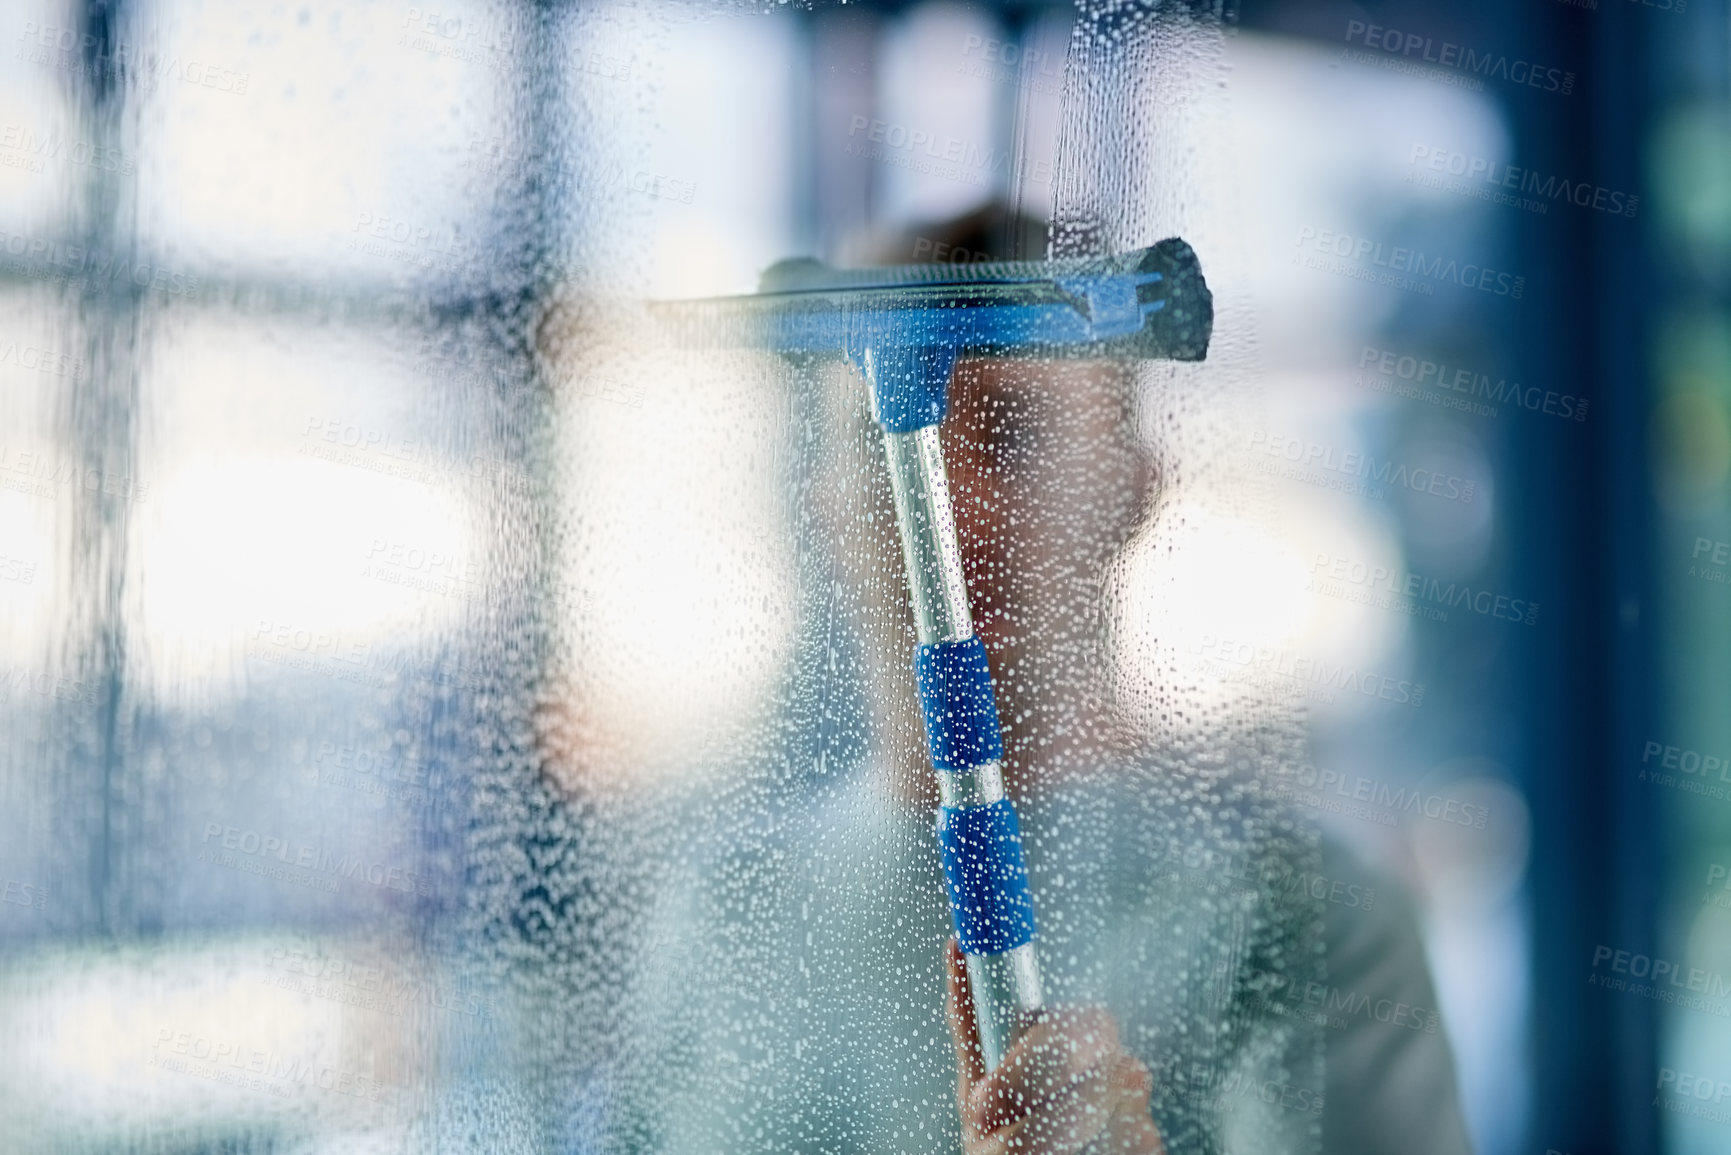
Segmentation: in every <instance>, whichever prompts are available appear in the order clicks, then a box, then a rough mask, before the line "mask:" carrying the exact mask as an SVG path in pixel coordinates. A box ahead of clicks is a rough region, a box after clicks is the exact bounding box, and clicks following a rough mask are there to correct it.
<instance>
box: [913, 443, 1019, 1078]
mask: <svg viewBox="0 0 1731 1155" xmlns="http://www.w3.org/2000/svg"><path fill="white" fill-rule="evenodd" d="M884 450H885V454H886V456H887V458H888V461H889V471H890V485H891V488H892V489H893V490H894V492H895V502H896V524H897V525H898V527H899V528H900V529H901V538H902V558H903V560H904V562H905V563H906V568H907V574H908V591H909V593H910V594H911V595H912V599H913V610H914V625H915V631H916V633H917V635H918V638H919V646H918V649H917V650H916V651H915V670H916V672H917V674H918V675H919V681H920V698H921V701H922V704H923V705H924V707H925V716H926V733H927V737H928V739H929V740H930V742H931V747H932V759H933V762H934V765H935V767H936V771H937V778H938V791H939V798H940V802H939V808H938V820H937V829H938V842H939V845H940V847H941V848H942V850H943V857H944V873H945V876H946V878H947V880H948V882H949V889H950V901H951V908H952V911H953V912H954V915H955V924H956V932H957V936H958V938H959V939H960V941H961V945H962V950H963V953H964V956H965V957H966V959H967V967H968V986H969V988H970V989H971V990H972V992H973V1000H974V1017H975V1020H976V1022H977V1023H978V1024H979V1032H980V1047H981V1049H982V1051H983V1052H984V1054H983V1056H982V1057H983V1059H984V1061H985V1064H986V1067H987V1069H988V1070H990V1069H991V1068H994V1067H996V1066H997V1065H998V1063H999V1062H1000V1061H1001V1060H1002V1059H1003V1057H1004V1052H1005V1050H1006V1049H1008V1047H1009V1046H1010V1044H1011V1043H1012V1042H1014V1041H1015V1037H1016V1034H1017V1032H1018V1030H1019V1028H1020V1027H1021V1026H1022V1025H1023V1024H1024V1023H1025V1022H1026V1021H1027V1018H1028V1016H1029V1015H1030V1014H1032V1013H1033V1012H1034V1011H1037V1010H1039V1009H1040V1007H1041V1006H1043V1005H1044V1002H1045V999H1044V996H1043V992H1042V991H1041V984H1040V962H1039V957H1038V955H1037V954H1036V952H1035V949H1034V941H1033V939H1034V910H1033V902H1032V899H1031V898H1030V896H1029V893H1028V882H1027V877H1028V876H1027V868H1026V866H1025V865H1024V864H1023V859H1022V843H1021V833H1020V830H1019V829H1018V826H1017V821H1016V812H1015V809H1014V807H1013V806H1012V804H1011V802H1010V800H1009V798H1008V797H1007V796H1006V795H1005V793H1004V776H1003V771H1002V769H1001V765H1000V763H1001V759H1002V758H1003V746H1002V741H1001V739H1000V737H999V734H998V716H997V706H996V703H995V701H994V699H993V695H992V686H991V678H990V674H989V672H988V670H987V668H986V653H985V647H984V646H983V645H981V643H980V640H979V639H978V638H977V637H975V636H974V626H973V618H972V615H971V614H970V613H969V612H968V589H967V583H966V581H965V580H964V579H963V577H962V564H961V554H960V551H959V549H958V547H957V544H956V526H955V516H954V513H953V511H952V508H951V504H950V492H949V483H948V481H947V479H946V477H945V475H944V458H943V450H942V449H941V448H940V446H939V443H938V427H937V426H936V425H927V426H924V427H923V428H919V429H915V430H912V431H910V432H905V433H897V432H890V431H886V432H885V433H884Z"/></svg>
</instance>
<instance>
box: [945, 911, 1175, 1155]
mask: <svg viewBox="0 0 1731 1155" xmlns="http://www.w3.org/2000/svg"><path fill="white" fill-rule="evenodd" d="M948 962H949V966H948V972H949V977H948V1004H949V1005H948V1011H949V1020H950V1033H951V1037H952V1038H953V1040H954V1041H955V1046H956V1105H957V1109H958V1110H959V1111H960V1112H961V1119H962V1150H963V1151H964V1152H965V1153H966V1155H1000V1153H1001V1152H1009V1151H1014V1152H1016V1153H1017V1155H1068V1153H1070V1152H1088V1153H1090V1155H1092V1153H1095V1152H1098V1153H1099V1155H1107V1153H1111V1155H1165V1147H1164V1145H1163V1144H1162V1143H1161V1142H1160V1133H1159V1131H1157V1130H1156V1129H1155V1127H1154V1120H1153V1118H1152V1116H1151V1115H1150V1114H1149V1110H1148V1097H1149V1095H1150V1094H1151V1093H1152V1091H1153V1089H1154V1083H1153V1079H1152V1078H1151V1077H1150V1075H1149V1074H1148V1068H1147V1067H1145V1066H1143V1065H1142V1063H1141V1062H1139V1061H1138V1060H1137V1059H1136V1057H1135V1056H1134V1055H1132V1054H1130V1052H1129V1051H1127V1050H1125V1048H1124V1046H1123V1044H1122V1043H1120V1042H1119V1041H1118V1028H1117V1025H1116V1024H1115V1023H1113V1021H1112V1016H1111V1015H1110V1014H1109V1013H1108V1012H1107V1011H1106V1010H1105V1008H1103V1007H1060V1008H1054V1009H1050V1010H1047V1011H1043V1012H1042V1013H1041V1015H1040V1017H1039V1018H1038V1019H1037V1020H1036V1021H1035V1022H1034V1023H1033V1025H1031V1026H1030V1027H1028V1029H1027V1030H1026V1031H1024V1032H1023V1033H1022V1034H1021V1036H1020V1037H1018V1038H1017V1040H1016V1042H1015V1044H1014V1045H1013V1046H1011V1047H1010V1049H1009V1051H1008V1052H1006V1053H1005V1055H1004V1061H1003V1062H1002V1063H1000V1064H999V1065H998V1067H997V1069H996V1070H994V1071H992V1072H990V1073H988V1072H987V1071H986V1069H985V1064H984V1063H983V1062H982V1061H981V1058H980V1042H979V1034H978V1032H977V1030H976V1029H975V1024H974V1004H973V1000H972V999H971V998H970V997H969V994H968V975H967V967H966V965H965V964H964V963H963V961H962V951H961V947H959V946H958V945H957V944H956V942H955V940H953V939H952V940H951V941H950V944H949V949H948Z"/></svg>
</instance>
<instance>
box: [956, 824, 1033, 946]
mask: <svg viewBox="0 0 1731 1155" xmlns="http://www.w3.org/2000/svg"><path fill="white" fill-rule="evenodd" d="M938 846H939V848H940V849H941V850H942V851H943V857H944V878H945V879H946V880H948V882H949V884H950V913H951V915H952V916H954V918H955V923H956V938H957V940H958V941H959V942H960V943H961V944H962V949H963V950H964V951H966V952H967V953H969V954H1002V953H1003V952H1005V951H1007V950H1014V949H1016V948H1017V947H1019V946H1023V945H1025V944H1027V943H1030V942H1033V941H1034V898H1033V896H1032V895H1031V894H1029V893H1028V867H1027V865H1026V863H1024V862H1023V860H1022V831H1021V828H1020V826H1019V825H1018V824H1017V822H1016V808H1015V807H1014V806H1012V805H1010V800H1009V799H1008V798H1000V799H998V800H997V801H996V802H993V803H991V804H990V805H988V806H967V807H961V808H951V807H947V806H946V807H941V808H940V809H939V810H938Z"/></svg>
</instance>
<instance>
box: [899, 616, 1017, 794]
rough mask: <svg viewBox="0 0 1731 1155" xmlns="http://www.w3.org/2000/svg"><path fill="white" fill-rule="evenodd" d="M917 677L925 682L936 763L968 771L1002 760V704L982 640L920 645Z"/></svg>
mask: <svg viewBox="0 0 1731 1155" xmlns="http://www.w3.org/2000/svg"><path fill="white" fill-rule="evenodd" d="M914 675H915V677H916V678H918V680H919V684H920V707H921V710H922V711H923V712H924V714H925V717H926V742H927V743H928V744H929V745H930V746H931V750H932V765H933V766H936V767H937V768H938V769H939V770H967V769H969V768H971V767H974V766H984V765H985V764H986V763H988V762H998V761H1001V760H1002V759H1003V757H1004V740H1003V738H1002V736H1001V735H999V733H998V703H997V699H995V698H994V697H993V696H992V673H991V670H990V669H989V668H987V666H986V647H985V646H984V645H982V644H981V643H980V639H979V638H977V637H971V638H967V639H965V640H963V641H960V642H934V643H932V644H931V645H927V646H918V647H916V648H915V649H914Z"/></svg>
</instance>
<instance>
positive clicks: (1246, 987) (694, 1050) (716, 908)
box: [599, 770, 1469, 1155]
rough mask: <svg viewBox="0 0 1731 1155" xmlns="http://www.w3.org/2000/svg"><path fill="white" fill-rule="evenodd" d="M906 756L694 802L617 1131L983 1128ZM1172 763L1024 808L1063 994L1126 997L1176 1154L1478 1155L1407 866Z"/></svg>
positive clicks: (915, 1145)
mask: <svg viewBox="0 0 1731 1155" xmlns="http://www.w3.org/2000/svg"><path fill="white" fill-rule="evenodd" d="M881 779H882V776H881V775H878V774H874V773H871V772H870V771H869V770H862V771H860V772H857V773H854V774H852V775H850V776H848V777H846V778H845V779H842V780H839V781H829V782H822V783H815V784H806V785H804V786H802V787H800V788H799V789H797V790H792V791H787V792H784V793H783V794H780V795H777V794H776V792H775V791H774V789H773V788H769V787H763V786H759V787H757V788H755V789H756V790H757V791H759V795H758V796H756V797H752V798H749V799H747V798H740V797H734V798H732V799H731V800H728V801H726V802H716V801H713V800H711V801H698V800H693V801H692V803H691V805H693V806H694V807H696V808H697V810H696V811H695V812H694V813H693V815H692V816H691V817H692V821H690V822H689V823H685V822H682V823H679V824H677V826H678V828H680V829H682V830H686V831H691V832H694V833H692V834H691V835H690V840H689V841H688V842H687V843H686V844H685V845H683V846H682V847H680V848H679V849H678V852H677V853H676V854H675V856H674V858H675V860H676V865H675V866H674V867H672V868H671V869H670V870H668V871H666V872H663V873H662V874H661V876H660V878H659V881H658V882H657V884H656V887H655V891H656V893H655V895H654V897H653V900H652V903H653V905H652V909H651V912H650V914H649V918H648V925H647V928H646V930H647V933H646V942H645V947H644V949H643V950H641V951H640V952H637V955H636V957H637V958H638V959H639V960H640V967H639V969H638V971H637V973H636V974H634V975H633V976H632V978H631V979H630V981H629V983H628V984H627V987H626V989H625V991H624V996H623V997H624V1001H625V1003H626V1005H625V1007H624V1008H622V1014H623V1019H624V1021H625V1023H627V1024H628V1026H627V1029H626V1031H625V1032H624V1035H625V1038H626V1039H627V1043H626V1046H625V1049H624V1050H623V1051H622V1052H620V1053H618V1054H612V1055H609V1056H607V1057H606V1059H605V1061H604V1062H603V1063H602V1074H601V1076H600V1080H599V1081H600V1085H601V1098H602V1101H603V1106H602V1108H601V1113H602V1115H603V1117H604V1123H603V1128H602V1130H603V1135H604V1138H603V1140H602V1142H601V1144H600V1147H601V1149H602V1150H607V1151H633V1152H638V1151H641V1152H659V1153H666V1155H724V1153H732V1152H741V1153H743V1152H753V1153H769V1152H795V1151H798V1152H824V1153H833V1155H852V1153H856V1152H858V1153H866V1152H872V1153H890V1152H898V1153H899V1152H920V1153H922V1155H930V1153H934V1152H947V1151H956V1150H959V1148H960V1138H959V1125H958V1122H957V1115H956V1105H955V1060H954V1055H953V1050H952V1045H951V1042H950V1038H949V1030H948V1026H947V1023H946V1021H945V1018H944V1013H943V966H942V959H943V953H942V952H943V948H944V943H945V942H946V940H947V939H948V937H949V936H950V934H951V933H952V932H951V924H950V917H949V912H948V907H947V904H946V900H945V896H944V892H943V884H942V880H941V873H940V871H939V867H938V860H937V851H936V847H935V844H934V840H933V836H932V828H931V822H932V820H931V815H930V813H929V812H924V811H922V810H920V809H919V808H916V807H913V806H912V805H910V804H909V803H906V802H904V801H900V800H897V799H894V798H892V797H890V796H888V795H887V794H886V793H885V792H884V791H883V790H882V788H881V786H880V785H879V783H880V782H881ZM1156 781H1157V780H1156V779H1154V778H1153V777H1151V776H1150V775H1149V774H1147V773H1137V772H1134V771H1125V772H1121V773H1114V774H1111V775H1102V776H1100V777H1099V778H1098V779H1095V780H1091V781H1089V782H1074V783H1069V784H1066V785H1065V786H1063V787H1062V788H1059V789H1055V790H1053V791H1050V792H1048V793H1046V794H1044V795H1042V796H1039V797H1036V798H1034V799H1032V800H1029V801H1027V802H1024V803H1023V804H1022V805H1021V807H1020V809H1021V813H1022V825H1023V831H1024V837H1025V841H1026V845H1027V856H1028V861H1029V871H1030V877H1031V882H1032V885H1033V888H1034V895H1035V902H1036V906H1037V910H1038V918H1039V950H1040V954H1041V961H1042V966H1043V970H1044V973H1045V977H1046V986H1047V996H1048V999H1049V1000H1050V1001H1053V1002H1093V1003H1101V1004H1103V1005H1105V1006H1106V1007H1108V1008H1109V1009H1110V1010H1111V1011H1112V1012H1113V1014H1114V1017H1115V1019H1116V1021H1117V1023H1118V1025H1119V1028H1120V1036H1121V1038H1122V1040H1123V1042H1124V1044H1125V1046H1127V1047H1128V1048H1129V1049H1130V1050H1131V1051H1132V1052H1133V1053H1135V1054H1136V1055H1137V1057H1138V1058H1140V1059H1141V1060H1142V1061H1143V1062H1144V1063H1146V1064H1147V1065H1148V1067H1149V1069H1150V1070H1151V1072H1152V1073H1153V1076H1154V1081H1155V1091H1154V1095H1153V1103H1152V1110H1153V1115H1154V1119H1155V1122H1156V1123H1157V1124H1158V1126H1159V1127H1160V1130H1161V1133H1162V1136H1163V1138H1164V1139H1165V1141H1166V1144H1167V1147H1168V1150H1169V1151H1170V1152H1172V1155H1188V1153H1191V1152H1197V1153H1201V1152H1221V1153H1227V1152H1231V1153H1238V1152H1244V1153H1249V1152H1269V1151H1281V1152H1306V1151H1315V1150H1318V1149H1320V1150H1323V1151H1327V1152H1329V1153H1330V1155H1341V1153H1359V1152H1363V1153H1367V1155H1368V1153H1373V1152H1389V1153H1394V1152H1399V1153H1401V1155H1464V1153H1466V1152H1468V1151H1469V1146H1468V1143H1467V1139H1466V1136H1465V1129H1464V1126H1463V1124H1462V1120H1461V1116H1460V1111H1459V1107H1458V1103H1457V1095H1456V1088H1455V1080H1454V1072H1453V1065H1452V1060H1451V1058H1450V1053H1449V1048H1448V1043H1447V1040H1446V1037H1445V1035H1444V1032H1443V1029H1442V1025H1441V1023H1440V1019H1439V1017H1438V1015H1437V1013H1436V1007H1437V1003H1436V998H1435V995H1434V993H1433V989H1432V986H1431V982H1430V978H1429V975H1428V972H1427V970H1426V967H1425V962H1424V955H1423V951H1422V947H1421V943H1420V939H1419V935H1418V930H1417V926H1416V923H1415V920H1414V919H1413V916H1412V913H1411V910H1410V909H1409V907H1408V905H1407V904H1406V903H1405V902H1404V900H1403V899H1402V898H1401V897H1400V896H1399V895H1398V894H1396V893H1395V891H1394V888H1392V887H1391V886H1390V885H1389V883H1388V882H1387V881H1386V880H1382V879H1378V878H1376V877H1375V876H1373V875H1371V874H1370V873H1369V872H1368V871H1367V870H1366V868H1365V867H1363V866H1362V865H1361V864H1358V863H1356V862H1354V861H1352V860H1351V858H1350V856H1348V855H1346V854H1344V852H1342V851H1340V850H1339V848H1338V847H1335V846H1332V845H1328V844H1325V845H1324V846H1323V847H1322V848H1321V850H1320V851H1319V850H1318V849H1317V848H1316V846H1315V843H1314V841H1312V842H1310V843H1308V844H1306V843H1304V841H1303V840H1302V839H1298V840H1295V841H1292V842H1291V843H1290V844H1287V843H1282V842H1281V841H1280V840H1279V839H1277V838H1263V837H1260V836H1253V835H1246V834H1245V830H1246V829H1247V828H1248V829H1251V830H1255V829H1257V823H1255V822H1246V821H1241V820H1234V821H1223V820H1221V819H1220V818H1219V817H1218V816H1217V815H1213V814H1209V813H1207V812H1206V808H1205V807H1200V806H1197V805H1196V804H1195V802H1196V800H1195V799H1194V798H1190V799H1187V800H1185V801H1183V802H1180V801H1179V800H1178V799H1177V797H1176V796H1175V795H1173V794H1172V793H1170V792H1163V791H1161V790H1159V789H1157V788H1154V786H1155V785H1156ZM1228 809H1230V807H1228ZM730 816H731V817H730ZM1238 817H1239V819H1242V818H1243V817H1244V816H1242V815H1241V816H1238Z"/></svg>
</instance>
